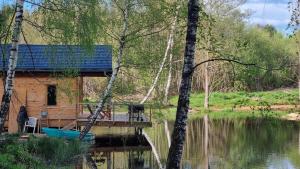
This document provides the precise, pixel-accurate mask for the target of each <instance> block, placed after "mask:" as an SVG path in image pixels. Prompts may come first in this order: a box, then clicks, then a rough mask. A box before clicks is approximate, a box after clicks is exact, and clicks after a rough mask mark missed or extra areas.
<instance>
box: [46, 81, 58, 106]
mask: <svg viewBox="0 0 300 169" xmlns="http://www.w3.org/2000/svg"><path fill="white" fill-rule="evenodd" d="M50 87H54V89H55V93H54V94H55V98H54V99H55V100H54V101H55V104H49V88H50ZM46 90H47V94H46V97H47V99H46V101H47V102H46V105H47V106H49V107H54V106H57V85H56V84H48V85H47V89H46Z"/></svg>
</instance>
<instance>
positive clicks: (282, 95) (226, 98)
mask: <svg viewBox="0 0 300 169" xmlns="http://www.w3.org/2000/svg"><path fill="white" fill-rule="evenodd" d="M177 100H178V96H177V97H173V98H172V99H171V101H170V102H171V104H173V105H176V104H177ZM203 101H204V94H203V93H200V94H192V95H191V97H190V106H191V107H192V108H199V109H202V108H203V104H204V103H203ZM262 103H268V104H269V105H296V104H299V102H298V90H297V89H289V90H274V91H267V92H251V93H249V92H229V93H222V92H213V93H212V94H211V96H210V106H211V107H212V108H222V109H231V108H233V107H236V106H260V105H261V104H262Z"/></svg>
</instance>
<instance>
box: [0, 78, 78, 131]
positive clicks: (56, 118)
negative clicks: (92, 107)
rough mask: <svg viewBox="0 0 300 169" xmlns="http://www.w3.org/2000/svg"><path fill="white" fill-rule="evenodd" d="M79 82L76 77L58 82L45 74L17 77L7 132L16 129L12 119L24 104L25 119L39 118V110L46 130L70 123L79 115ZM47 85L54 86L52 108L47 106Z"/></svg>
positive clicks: (1, 92)
mask: <svg viewBox="0 0 300 169" xmlns="http://www.w3.org/2000/svg"><path fill="white" fill-rule="evenodd" d="M81 79H82V78H80V77H79V78H68V79H67V78H63V79H58V78H55V77H49V76H45V75H41V76H34V77H33V76H27V77H26V76H17V77H16V78H15V83H14V84H15V87H14V93H13V97H12V102H11V108H10V113H9V120H8V131H9V133H15V132H17V130H18V126H17V121H16V119H17V115H18V112H19V108H20V106H21V105H26V108H27V111H28V116H33V117H37V118H39V117H40V112H41V111H47V112H48V119H49V125H50V127H63V126H65V125H67V124H68V123H70V122H72V121H74V120H75V119H76V118H77V115H78V114H79V112H80V107H79V106H78V103H80V102H81V99H82V96H80V95H81V93H82V84H81V83H82V80H81ZM1 82H2V81H1ZM48 85H56V86H57V87H56V88H57V96H56V97H57V105H55V106H48V105H47V87H48ZM2 94H3V83H1V84H0V95H1V96H2Z"/></svg>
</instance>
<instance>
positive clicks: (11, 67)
mask: <svg viewBox="0 0 300 169" xmlns="http://www.w3.org/2000/svg"><path fill="white" fill-rule="evenodd" d="M23 6H24V0H17V2H16V16H15V23H14V28H13V32H12V44H11V49H10V55H9V62H8V70H7V75H6V79H5V86H4V92H3V96H2V101H1V107H0V133H1V132H2V131H3V127H4V123H5V119H6V117H7V114H8V113H9V107H10V100H11V95H12V91H13V86H14V77H15V68H16V65H17V61H18V51H19V50H18V45H19V39H20V32H21V28H22V21H23Z"/></svg>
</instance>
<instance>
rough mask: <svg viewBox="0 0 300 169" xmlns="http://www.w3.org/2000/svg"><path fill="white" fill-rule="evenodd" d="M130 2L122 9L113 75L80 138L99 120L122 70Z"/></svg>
mask: <svg viewBox="0 0 300 169" xmlns="http://www.w3.org/2000/svg"><path fill="white" fill-rule="evenodd" d="M130 8H131V7H130V4H129V2H128V0H125V8H124V9H123V10H122V11H123V16H122V17H123V28H122V33H121V36H120V40H119V49H118V58H117V64H116V66H115V68H114V70H113V73H112V76H111V78H110V80H109V82H108V85H107V86H106V88H105V90H104V93H103V96H102V97H101V99H100V101H99V103H98V105H97V109H96V110H95V112H94V114H93V115H92V117H91V120H90V121H89V122H88V123H87V124H86V126H85V127H84V129H83V130H82V131H81V133H80V136H79V139H83V138H84V136H85V135H86V134H87V133H88V132H89V131H90V129H91V128H92V126H93V124H94V123H95V121H96V120H97V118H98V117H99V115H100V114H101V113H102V110H103V108H104V104H105V102H106V100H107V99H108V98H109V97H110V95H111V90H112V87H113V83H114V82H115V80H116V78H117V75H118V72H119V70H120V67H121V61H122V57H123V51H124V48H125V42H126V40H127V39H126V34H127V29H128V12H129V10H130Z"/></svg>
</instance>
